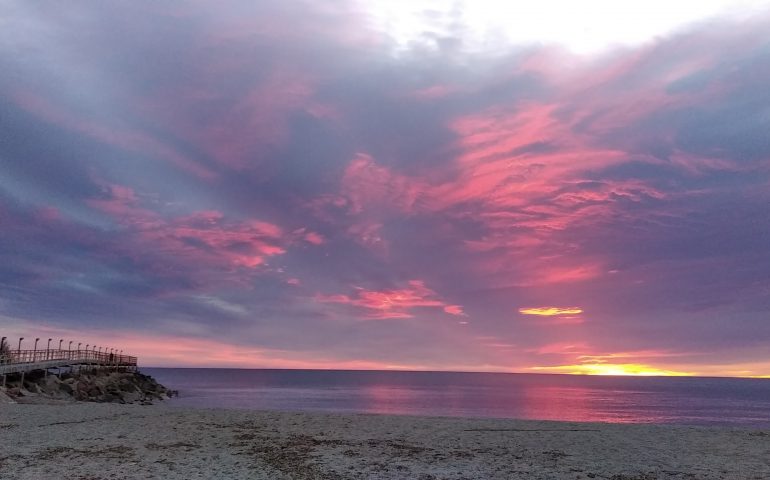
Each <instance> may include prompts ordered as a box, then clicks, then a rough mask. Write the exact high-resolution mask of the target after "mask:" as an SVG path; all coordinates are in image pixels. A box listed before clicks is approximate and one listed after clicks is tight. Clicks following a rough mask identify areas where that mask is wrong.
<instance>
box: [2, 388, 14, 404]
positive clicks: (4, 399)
mask: <svg viewBox="0 0 770 480" xmlns="http://www.w3.org/2000/svg"><path fill="white" fill-rule="evenodd" d="M4 403H16V402H15V401H14V400H13V399H12V398H11V397H9V396H8V395H6V393H5V392H4V391H3V390H2V389H0V404H4Z"/></svg>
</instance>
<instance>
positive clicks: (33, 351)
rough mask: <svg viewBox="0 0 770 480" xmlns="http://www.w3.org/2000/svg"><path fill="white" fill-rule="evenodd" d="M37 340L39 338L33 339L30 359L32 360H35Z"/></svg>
mask: <svg viewBox="0 0 770 480" xmlns="http://www.w3.org/2000/svg"><path fill="white" fill-rule="evenodd" d="M39 341H40V339H39V338H36V339H35V346H34V347H32V361H33V362H34V361H35V357H37V342H39Z"/></svg>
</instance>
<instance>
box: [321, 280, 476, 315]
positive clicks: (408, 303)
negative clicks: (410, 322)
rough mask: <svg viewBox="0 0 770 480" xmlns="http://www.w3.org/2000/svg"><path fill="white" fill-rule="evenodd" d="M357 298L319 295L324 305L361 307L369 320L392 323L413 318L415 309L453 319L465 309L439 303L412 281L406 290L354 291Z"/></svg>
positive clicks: (426, 288)
mask: <svg viewBox="0 0 770 480" xmlns="http://www.w3.org/2000/svg"><path fill="white" fill-rule="evenodd" d="M354 290H355V293H354V294H353V295H341V294H336V295H321V294H319V295H317V296H316V300H317V301H319V302H322V303H339V304H344V305H352V306H355V307H360V308H361V309H363V310H364V316H365V318H369V319H392V318H413V317H414V312H413V311H412V310H413V309H415V308H421V307H426V308H432V307H436V308H441V309H443V310H444V311H445V312H446V313H449V314H451V315H461V314H462V307H461V306H459V305H448V304H446V303H445V302H443V301H442V300H440V299H439V297H438V294H437V293H436V292H435V291H433V290H431V289H430V288H428V287H427V286H425V282H423V281H422V280H410V281H409V282H407V285H406V286H405V287H404V288H401V289H396V290H383V291H377V290H366V289H363V288H360V287H356V288H354Z"/></svg>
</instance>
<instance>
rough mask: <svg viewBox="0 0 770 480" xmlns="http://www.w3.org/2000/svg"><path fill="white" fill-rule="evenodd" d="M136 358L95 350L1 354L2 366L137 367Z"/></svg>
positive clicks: (19, 351) (34, 351)
mask: <svg viewBox="0 0 770 480" xmlns="http://www.w3.org/2000/svg"><path fill="white" fill-rule="evenodd" d="M136 360H137V359H136V357H132V356H130V355H121V354H117V353H110V352H97V351H95V350H11V351H9V352H7V353H5V354H0V365H8V364H17V363H41V362H49V361H67V362H71V363H81V364H89V363H94V364H99V365H113V366H117V367H135V366H136Z"/></svg>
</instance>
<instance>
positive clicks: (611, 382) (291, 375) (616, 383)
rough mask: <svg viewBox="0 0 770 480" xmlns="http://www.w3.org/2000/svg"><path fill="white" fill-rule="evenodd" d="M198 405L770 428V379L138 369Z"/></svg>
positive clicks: (184, 402)
mask: <svg viewBox="0 0 770 480" xmlns="http://www.w3.org/2000/svg"><path fill="white" fill-rule="evenodd" d="M141 371H142V372H143V373H146V374H148V375H152V376H153V377H155V378H156V379H157V380H158V381H159V382H161V383H162V384H164V385H166V386H167V387H169V388H172V389H176V390H178V391H179V397H178V398H174V399H172V400H171V401H170V404H171V405H174V406H183V407H202V408H233V409H255V410H282V411H313V412H319V411H320V412H352V413H381V414H399V415H427V416H450V417H492V418H518V419H533V420H565V421H581V422H614V423H659V424H682V425H723V426H750V427H761V428H770V380H767V379H743V378H696V377H609V376H574V375H539V374H508V373H455V372H395V371H338V370H251V369H201V368H142V369H141Z"/></svg>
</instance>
